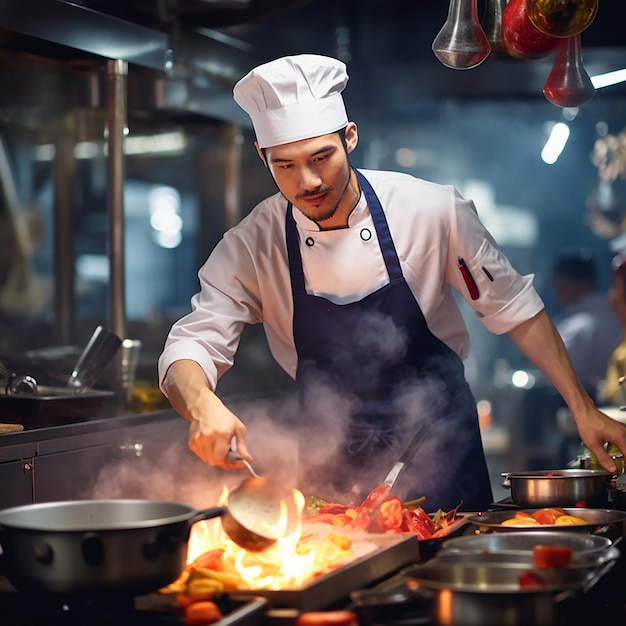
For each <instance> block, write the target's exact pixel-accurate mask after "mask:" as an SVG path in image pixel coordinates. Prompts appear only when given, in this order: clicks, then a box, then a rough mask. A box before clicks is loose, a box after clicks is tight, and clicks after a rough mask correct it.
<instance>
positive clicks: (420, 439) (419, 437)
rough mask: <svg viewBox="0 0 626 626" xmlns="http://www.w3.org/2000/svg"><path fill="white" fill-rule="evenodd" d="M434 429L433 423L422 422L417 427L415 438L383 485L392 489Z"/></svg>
mask: <svg viewBox="0 0 626 626" xmlns="http://www.w3.org/2000/svg"><path fill="white" fill-rule="evenodd" d="M431 428H432V423H431V422H422V423H421V424H419V426H418V427H417V430H416V431H415V434H414V435H413V438H412V439H411V441H410V442H409V445H408V446H407V447H406V448H405V449H404V452H402V454H401V455H400V458H399V459H398V461H397V462H396V463H395V465H394V466H393V467H392V468H391V470H390V472H389V473H388V474H387V476H386V477H385V480H384V481H383V484H385V485H388V486H389V489H391V488H392V487H393V485H394V483H395V482H396V479H397V478H398V475H399V474H400V472H401V471H402V469H403V468H404V466H405V465H406V464H407V463H408V462H409V461H410V460H411V459H412V458H413V457H414V456H415V454H416V453H417V451H418V450H419V449H420V448H421V447H422V444H423V443H424V440H425V439H426V435H428V432H429V431H430V429H431Z"/></svg>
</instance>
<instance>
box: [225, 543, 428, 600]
mask: <svg viewBox="0 0 626 626" xmlns="http://www.w3.org/2000/svg"><path fill="white" fill-rule="evenodd" d="M367 539H368V540H374V542H375V543H377V544H378V546H379V547H378V548H376V549H375V550H374V551H373V552H370V553H369V554H366V555H365V556H362V557H360V558H356V559H355V560H353V561H351V562H349V563H347V564H346V565H344V566H343V567H340V568H338V569H336V570H335V571H333V572H330V573H328V574H324V575H323V576H320V577H318V578H315V579H314V580H312V581H311V582H310V583H307V584H305V585H303V586H302V587H299V588H293V589H289V588H285V589H276V590H274V589H250V590H237V591H236V592H235V593H236V594H237V595H238V596H257V597H263V598H265V599H266V600H267V602H268V604H269V606H270V607H271V608H276V609H297V610H299V611H300V612H305V611H315V610H321V609H324V608H326V607H328V606H330V605H332V604H334V603H335V602H338V601H339V600H342V599H344V598H346V597H348V595H349V593H350V592H351V591H354V590H355V589H359V588H362V587H366V586H368V585H371V584H373V583H375V582H377V581H379V580H381V579H383V578H385V577H387V576H389V575H390V574H392V573H394V572H396V571H398V570H399V569H401V568H402V567H405V566H407V565H410V564H412V563H416V562H417V559H418V554H419V552H418V541H417V537H416V536H415V535H367Z"/></svg>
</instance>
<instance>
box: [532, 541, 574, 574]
mask: <svg viewBox="0 0 626 626" xmlns="http://www.w3.org/2000/svg"><path fill="white" fill-rule="evenodd" d="M573 555H574V550H573V549H572V548H570V547H568V546H547V545H536V546H534V547H533V565H534V566H535V567H537V568H539V569H549V568H552V567H558V568H562V567H567V566H568V565H569V564H570V563H571V561H572V557H573Z"/></svg>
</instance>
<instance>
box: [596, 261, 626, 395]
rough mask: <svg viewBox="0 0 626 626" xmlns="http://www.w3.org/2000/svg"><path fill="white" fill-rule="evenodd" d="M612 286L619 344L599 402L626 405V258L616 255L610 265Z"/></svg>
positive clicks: (609, 366) (610, 299)
mask: <svg viewBox="0 0 626 626" xmlns="http://www.w3.org/2000/svg"><path fill="white" fill-rule="evenodd" d="M611 269H612V284H611V289H610V290H609V302H610V304H611V307H612V308H613V311H614V312H615V316H616V318H617V319H618V320H619V323H620V325H621V335H622V337H621V343H620V344H619V345H618V346H617V347H616V348H615V350H613V354H612V355H611V358H610V361H609V363H608V367H607V370H606V376H605V380H604V385H603V387H602V390H601V394H600V395H601V397H600V400H601V401H602V402H603V403H605V404H612V405H619V406H622V405H626V384H622V382H623V377H624V376H626V256H625V255H623V254H618V255H617V256H616V257H614V258H613V261H612V263H611Z"/></svg>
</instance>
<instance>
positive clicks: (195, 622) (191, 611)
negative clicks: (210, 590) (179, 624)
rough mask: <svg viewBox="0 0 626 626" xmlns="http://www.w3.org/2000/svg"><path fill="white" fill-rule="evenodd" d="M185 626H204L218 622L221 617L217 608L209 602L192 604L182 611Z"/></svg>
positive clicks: (202, 601)
mask: <svg viewBox="0 0 626 626" xmlns="http://www.w3.org/2000/svg"><path fill="white" fill-rule="evenodd" d="M184 616H185V625H186V626H206V625H207V624H215V622H219V621H220V620H221V619H222V617H223V615H222V612H221V611H220V608H219V606H217V604H215V602H211V601H210V600H201V601H199V602H192V603H191V604H189V605H188V606H187V607H186V608H185V610H184Z"/></svg>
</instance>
